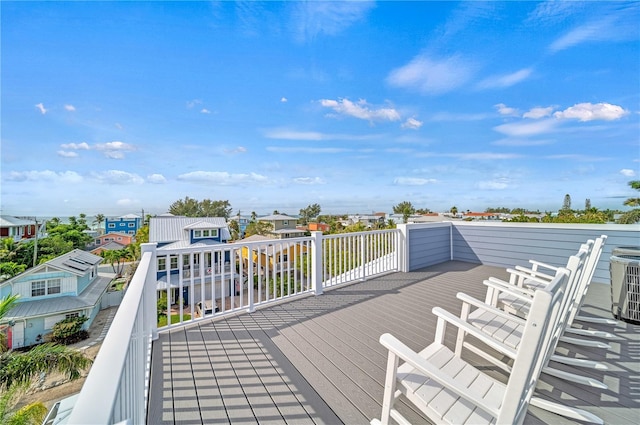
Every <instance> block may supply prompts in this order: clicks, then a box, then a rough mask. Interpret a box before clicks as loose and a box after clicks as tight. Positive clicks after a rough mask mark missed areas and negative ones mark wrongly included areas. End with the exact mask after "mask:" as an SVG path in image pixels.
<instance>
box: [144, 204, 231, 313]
mask: <svg viewBox="0 0 640 425" xmlns="http://www.w3.org/2000/svg"><path fill="white" fill-rule="evenodd" d="M230 239H231V234H230V232H229V228H228V227H227V222H226V221H225V219H224V218H222V217H176V216H172V215H161V216H158V217H154V218H152V219H151V220H150V222H149V242H155V243H157V244H158V248H157V257H158V260H157V261H158V264H157V279H158V282H157V290H158V292H159V293H158V296H160V295H161V294H162V292H167V288H169V290H168V293H169V302H170V303H171V304H174V303H176V302H178V300H179V299H180V297H182V300H183V302H184V303H188V302H189V300H190V298H189V288H188V287H184V288H183V291H182V294H179V293H178V292H179V289H178V288H179V286H180V285H179V279H180V276H179V275H178V274H179V273H180V270H182V274H183V276H182V277H183V278H192V279H195V285H196V286H197V287H198V289H197V290H196V291H195V293H196V294H199V293H200V290H199V288H200V284H201V283H202V282H203V281H204V283H205V285H207V284H210V283H211V281H212V280H215V278H216V273H219V272H220V270H223V267H224V268H228V267H229V265H228V263H229V262H230V258H229V253H228V252H227V253H225V255H224V258H218V257H215V256H214V257H213V258H212V256H211V255H203V256H202V258H200V256H199V254H196V255H195V258H194V263H195V265H194V270H190V267H191V265H190V261H189V256H188V255H187V256H181V255H180V254H179V253H177V251H179V250H180V249H182V248H207V247H210V246H214V245H219V244H226V243H227V242H228V241H229V240H230ZM180 257H183V258H180ZM181 262H182V264H180V263H181ZM201 269H202V270H203V271H204V273H203V274H204V275H203V276H200V274H201ZM193 301H195V302H197V301H200V300H199V299H194V300H193Z"/></svg>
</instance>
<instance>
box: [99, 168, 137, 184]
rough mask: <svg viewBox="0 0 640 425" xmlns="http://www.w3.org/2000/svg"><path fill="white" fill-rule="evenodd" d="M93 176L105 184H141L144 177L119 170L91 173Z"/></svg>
mask: <svg viewBox="0 0 640 425" xmlns="http://www.w3.org/2000/svg"><path fill="white" fill-rule="evenodd" d="M92 175H93V177H95V178H96V179H97V180H99V181H100V182H102V183H106V184H142V183H144V179H143V178H142V177H140V176H139V175H137V174H134V173H128V172H126V171H120V170H107V171H103V172H95V173H92Z"/></svg>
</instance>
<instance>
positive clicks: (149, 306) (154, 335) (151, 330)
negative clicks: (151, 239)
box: [140, 243, 168, 341]
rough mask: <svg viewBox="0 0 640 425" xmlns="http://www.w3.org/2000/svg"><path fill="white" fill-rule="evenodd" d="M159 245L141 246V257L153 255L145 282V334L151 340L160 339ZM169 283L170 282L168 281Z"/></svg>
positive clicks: (146, 244) (144, 244) (145, 244)
mask: <svg viewBox="0 0 640 425" xmlns="http://www.w3.org/2000/svg"><path fill="white" fill-rule="evenodd" d="M157 246H158V244H157V243H143V244H141V245H140V257H141V258H142V256H143V255H144V253H146V252H150V253H151V263H150V264H149V269H148V271H147V276H146V278H145V280H144V291H143V294H144V295H143V296H144V304H143V305H144V321H143V323H144V331H143V332H144V333H145V334H147V335H151V340H152V341H155V340H157V339H158V307H157V304H158V300H157V297H158V295H157V293H156V282H157V279H156V276H157V275H158V274H157V271H156V269H157V267H158V261H157V259H156V248H157ZM167 282H168V281H167Z"/></svg>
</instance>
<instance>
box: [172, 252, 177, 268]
mask: <svg viewBox="0 0 640 425" xmlns="http://www.w3.org/2000/svg"><path fill="white" fill-rule="evenodd" d="M177 268H178V256H177V255H172V256H171V270H175V269H177Z"/></svg>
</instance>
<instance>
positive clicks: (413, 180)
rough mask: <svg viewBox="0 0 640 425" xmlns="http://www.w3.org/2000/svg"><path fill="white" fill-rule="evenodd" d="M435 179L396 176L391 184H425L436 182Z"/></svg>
mask: <svg viewBox="0 0 640 425" xmlns="http://www.w3.org/2000/svg"><path fill="white" fill-rule="evenodd" d="M437 182H438V181H437V180H436V179H423V178H419V177H396V178H395V179H393V184H397V185H399V186H424V185H426V184H432V183H437Z"/></svg>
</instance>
